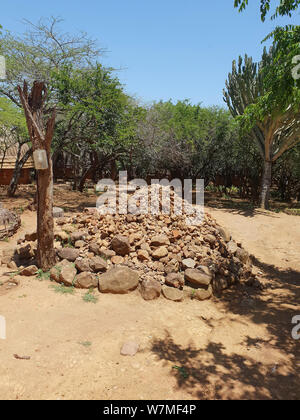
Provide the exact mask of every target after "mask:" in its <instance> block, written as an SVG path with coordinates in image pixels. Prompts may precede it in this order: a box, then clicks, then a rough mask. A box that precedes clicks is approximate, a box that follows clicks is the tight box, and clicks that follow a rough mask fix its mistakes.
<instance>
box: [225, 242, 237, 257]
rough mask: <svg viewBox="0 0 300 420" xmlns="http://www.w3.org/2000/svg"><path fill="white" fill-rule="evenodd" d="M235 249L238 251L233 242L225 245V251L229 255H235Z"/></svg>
mask: <svg viewBox="0 0 300 420" xmlns="http://www.w3.org/2000/svg"><path fill="white" fill-rule="evenodd" d="M237 249H238V246H237V244H236V243H235V242H234V241H230V242H228V244H227V251H228V252H230V253H231V254H235V253H236V251H237Z"/></svg>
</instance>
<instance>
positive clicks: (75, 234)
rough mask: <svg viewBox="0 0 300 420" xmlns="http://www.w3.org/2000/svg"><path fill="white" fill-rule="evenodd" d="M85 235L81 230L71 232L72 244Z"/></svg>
mask: <svg viewBox="0 0 300 420" xmlns="http://www.w3.org/2000/svg"><path fill="white" fill-rule="evenodd" d="M86 237H87V233H86V232H84V231H83V230H79V231H77V232H73V233H71V241H72V243H73V244H74V243H75V242H77V241H81V240H84V239H85V238H86Z"/></svg>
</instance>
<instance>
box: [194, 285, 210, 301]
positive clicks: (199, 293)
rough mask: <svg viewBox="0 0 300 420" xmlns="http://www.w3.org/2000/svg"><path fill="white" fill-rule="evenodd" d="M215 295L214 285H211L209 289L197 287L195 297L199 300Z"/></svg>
mask: <svg viewBox="0 0 300 420" xmlns="http://www.w3.org/2000/svg"><path fill="white" fill-rule="evenodd" d="M212 295H213V289H212V286H211V285H209V286H208V288H207V289H196V290H195V294H194V298H195V299H197V300H200V301H202V300H207V299H210V298H211V297H212Z"/></svg>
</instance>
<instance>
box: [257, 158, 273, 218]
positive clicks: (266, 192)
mask: <svg viewBox="0 0 300 420" xmlns="http://www.w3.org/2000/svg"><path fill="white" fill-rule="evenodd" d="M271 183H272V162H271V161H269V160H265V164H264V174H263V179H262V185H261V193H260V208H262V209H265V210H268V209H269V198H270V189H271Z"/></svg>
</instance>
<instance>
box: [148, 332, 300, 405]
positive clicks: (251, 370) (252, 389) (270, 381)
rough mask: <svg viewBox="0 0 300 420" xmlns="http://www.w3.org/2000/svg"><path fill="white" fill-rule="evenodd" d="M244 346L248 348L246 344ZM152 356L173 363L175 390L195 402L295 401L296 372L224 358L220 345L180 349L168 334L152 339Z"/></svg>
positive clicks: (242, 358)
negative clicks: (205, 400)
mask: <svg viewBox="0 0 300 420" xmlns="http://www.w3.org/2000/svg"><path fill="white" fill-rule="evenodd" d="M248 338H249V337H247V338H246V342H245V345H247V342H248V345H250V344H251V341H247V340H248ZM151 350H152V352H153V353H154V354H156V355H157V356H158V357H159V359H161V360H164V361H165V362H166V365H167V363H169V362H170V361H171V362H172V363H174V367H173V369H172V375H173V376H174V377H175V378H176V382H177V387H178V389H183V390H185V391H186V392H188V393H190V395H191V396H192V397H193V398H197V399H227V400H230V399H251V400H253V399H260V400H265V399H278V400H280V399H289V400H294V399H297V397H298V398H299V378H298V376H297V372H296V369H293V371H290V372H289V373H287V374H283V373H279V372H278V371H277V370H276V369H274V368H273V370H272V367H271V366H266V365H263V363H261V362H257V361H255V360H253V359H251V357H245V356H243V355H239V354H236V353H231V354H228V352H226V351H225V347H224V346H223V345H222V344H221V343H213V342H211V343H209V344H208V345H207V346H206V347H205V348H204V349H197V348H196V347H195V346H194V345H193V343H190V344H189V345H188V346H186V347H184V346H182V345H181V344H179V343H176V342H175V341H174V339H173V338H172V336H171V335H170V333H169V332H168V331H166V332H165V338H164V339H155V340H154V341H153V343H152V349H151Z"/></svg>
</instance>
